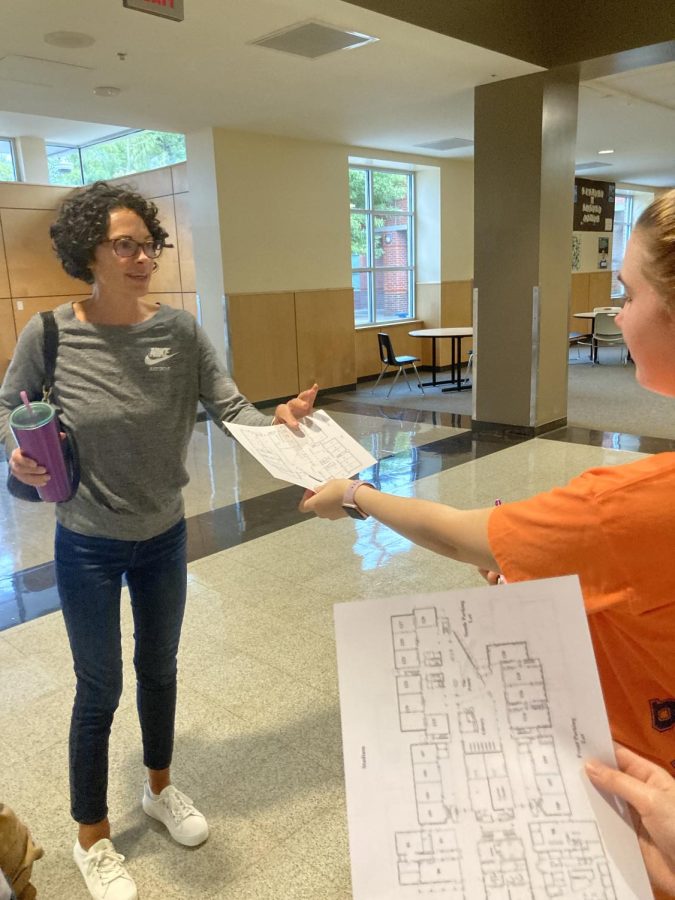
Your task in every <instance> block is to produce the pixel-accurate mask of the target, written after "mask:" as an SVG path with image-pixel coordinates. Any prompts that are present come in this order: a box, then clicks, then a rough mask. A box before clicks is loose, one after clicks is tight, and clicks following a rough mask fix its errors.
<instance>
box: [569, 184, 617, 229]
mask: <svg viewBox="0 0 675 900" xmlns="http://www.w3.org/2000/svg"><path fill="white" fill-rule="evenodd" d="M614 193H615V184H614V182H613V181H590V180H589V179H588V178H575V179H574V226H573V229H574V231H613V229H614Z"/></svg>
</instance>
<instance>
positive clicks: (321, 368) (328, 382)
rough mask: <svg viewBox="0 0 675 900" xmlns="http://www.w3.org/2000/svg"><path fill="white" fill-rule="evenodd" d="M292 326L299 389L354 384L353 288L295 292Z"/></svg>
mask: <svg viewBox="0 0 675 900" xmlns="http://www.w3.org/2000/svg"><path fill="white" fill-rule="evenodd" d="M295 327H296V333H297V340H298V381H299V384H300V389H301V390H304V389H305V388H308V387H311V386H312V384H313V383H314V382H316V383H317V384H318V385H319V387H320V388H322V387H340V386H341V385H345V384H355V383H356V351H355V345H354V292H353V290H352V288H336V289H333V290H322V291H297V292H296V294H295Z"/></svg>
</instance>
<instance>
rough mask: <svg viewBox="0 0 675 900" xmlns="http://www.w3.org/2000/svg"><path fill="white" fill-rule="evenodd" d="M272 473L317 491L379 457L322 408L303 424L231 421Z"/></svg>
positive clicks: (236, 433) (244, 443) (229, 425)
mask: <svg viewBox="0 0 675 900" xmlns="http://www.w3.org/2000/svg"><path fill="white" fill-rule="evenodd" d="M227 429H228V431H230V432H231V433H232V436H233V437H234V438H236V439H237V440H238V441H239V443H240V444H241V445H242V447H245V448H246V449H247V450H248V452H249V453H251V454H252V455H253V456H254V457H255V458H256V459H257V460H258V462H259V463H260V464H261V465H263V466H264V467H265V468H266V469H267V471H268V472H269V473H270V475H273V476H274V477H275V478H280V479H281V480H282V481H290V483H291V484H299V485H300V486H301V487H305V488H309V490H312V491H313V490H315V489H316V488H317V487H318V486H319V485H320V484H324V482H326V481H329V480H330V479H331V478H350V477H351V476H352V475H356V473H357V472H360V471H362V470H363V469H367V468H368V467H369V466H372V465H374V464H375V463H376V462H377V460H376V459H375V457H374V456H372V455H371V454H370V453H369V452H368V451H367V450H365V449H364V448H363V447H362V446H361V445H360V444H359V443H358V442H357V441H355V440H354V438H353V437H351V436H350V435H348V434H347V432H346V431H345V430H344V428H340V426H339V425H338V424H337V422H336V421H335V420H334V419H331V417H330V416H329V415H328V413H326V412H324V411H323V410H322V409H318V410H316V412H314V413H313V414H312V415H311V416H307V418H305V419H302V420H301V422H300V427H299V428H297V429H295V428H288V426H286V425H263V426H262V427H260V426H256V425H237V424H234V423H232V422H228V423H227Z"/></svg>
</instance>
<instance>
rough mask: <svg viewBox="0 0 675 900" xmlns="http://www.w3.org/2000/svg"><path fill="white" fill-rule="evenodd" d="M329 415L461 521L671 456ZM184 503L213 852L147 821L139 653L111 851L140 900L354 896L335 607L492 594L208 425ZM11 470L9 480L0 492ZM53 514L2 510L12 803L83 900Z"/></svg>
mask: <svg viewBox="0 0 675 900" xmlns="http://www.w3.org/2000/svg"><path fill="white" fill-rule="evenodd" d="M322 405H323V406H324V407H325V408H326V409H327V410H328V411H329V412H330V413H331V415H333V416H334V417H335V418H336V420H337V421H338V422H339V423H340V424H341V425H342V426H343V427H344V428H345V429H347V430H348V431H349V432H350V433H351V434H352V435H354V436H355V437H356V438H357V439H358V440H359V441H361V442H362V443H363V444H364V445H365V446H367V447H368V449H369V450H370V451H371V452H372V453H373V455H374V456H375V458H376V459H377V460H378V464H377V466H376V467H374V469H373V470H372V471H369V472H368V473H366V474H367V477H368V478H369V479H371V480H374V481H376V482H378V483H379V484H380V485H381V486H382V487H383V488H384V489H386V490H390V491H393V492H395V493H400V494H404V495H415V496H419V497H425V498H428V499H433V500H440V501H442V502H446V503H451V504H454V505H458V506H479V505H480V506H483V505H491V504H492V503H493V502H494V499H495V497H497V496H499V497H500V498H501V499H502V500H503V501H504V502H508V501H511V500H515V499H518V498H520V497H523V496H526V495H529V494H531V493H534V492H536V491H539V490H544V489H546V488H548V487H550V486H552V485H554V484H560V483H563V482H565V481H566V480H567V479H568V478H570V477H572V476H573V475H575V474H577V473H578V472H579V471H581V470H583V469H585V468H587V467H588V466H591V465H599V464H609V465H614V464H616V463H619V462H624V461H628V460H630V459H633V458H636V456H637V453H638V452H654V451H655V450H658V449H672V448H671V446H670V443H669V442H664V441H651V442H641V441H640V439H638V438H634V437H630V436H622V435H605V434H603V433H601V432H598V433H595V434H594V433H592V432H588V431H585V430H584V429H562V430H561V431H560V432H558V433H555V434H552V435H548V436H547V437H546V438H545V439H543V438H538V439H534V440H519V439H513V440H511V441H505V440H503V439H502V438H500V437H497V436H494V435H481V436H480V437H476V436H474V435H472V434H471V432H470V430H468V428H469V425H470V423H469V421H468V420H467V419H465V418H463V417H461V416H457V415H449V414H447V413H443V412H438V411H436V410H433V409H428V410H416V409H405V408H399V409H394V408H390V407H388V408H386V409H384V408H383V409H379V408H378V407H377V406H372V405H360V404H358V403H356V402H354V399H353V398H350V399H346V398H345V396H343V395H340V394H336V395H334V396H333V397H328V398H324V399H323V403H322ZM189 467H190V471H191V475H192V480H191V483H190V485H189V487H188V489H187V490H186V512H187V516H188V522H189V528H190V558H191V562H190V566H189V602H188V609H187V613H186V620H185V626H184V631H183V640H182V645H181V656H180V670H179V677H180V693H179V711H178V722H177V735H176V754H175V760H174V777H175V780H176V783H177V784H178V785H179V786H180V787H181V789H183V790H184V791H185V792H186V793H187V794H188V795H189V796H191V797H192V798H193V799H194V800H195V801H196V802H197V804H198V805H199V807H200V808H201V809H202V810H203V811H204V813H205V814H206V815H207V817H208V819H209V822H210V824H211V836H210V838H209V840H208V842H207V843H206V844H205V845H204V846H203V847H201V848H198V849H196V850H185V849H184V848H181V847H179V846H177V845H176V844H174V843H172V841H171V839H170V838H169V837H168V835H167V834H165V833H163V832H162V830H161V827H160V826H159V825H157V824H156V823H154V822H152V821H150V820H148V819H147V817H146V816H145V815H144V813H143V812H142V810H141V807H140V797H141V786H142V781H143V771H142V765H141V753H140V736H139V730H138V724H137V720H136V715H135V700H134V684H133V681H134V679H133V663H132V652H133V639H132V635H131V622H130V616H129V610H128V603H127V602H126V598H124V615H123V626H124V630H123V642H124V655H125V672H126V682H125V688H124V694H123V697H122V702H121V705H120V709H119V712H118V714H117V716H116V719H115V724H114V727H113V734H112V739H111V772H110V794H109V796H110V815H111V821H112V824H113V836H114V839H115V841H116V845H117V847H118V849H119V851H120V852H122V853H124V854H125V855H126V856H127V861H128V866H129V868H130V870H131V872H132V873H133V875H134V877H135V879H136V881H137V884H138V886H139V891H140V895H141V896H142V898H143V900H172V898H184V897H186V896H195V897H200V898H204V900H212V898H213V900H215V898H226V900H230V898H231V900H235V898H236V900H254V898H255V900H263V898H266V900H280V898H283V900H295V898H307V900H338V898H340V900H347V898H349V897H350V896H351V891H350V878H349V856H348V847H347V836H346V817H345V798H344V783H343V777H342V760H341V746H340V723H339V712H338V696H337V677H336V671H335V652H334V644H333V625H332V606H333V604H334V603H336V602H351V601H355V600H358V599H359V598H364V597H377V596H387V595H388V594H401V593H411V592H418V591H419V592H424V591H437V590H442V589H444V588H446V587H447V588H452V587H460V586H461V587H469V586H472V585H478V584H480V583H481V582H480V579H479V577H478V575H477V574H476V573H475V572H474V571H473V570H471V569H470V568H468V567H466V566H462V565H460V564H458V563H454V562H452V561H450V560H447V559H444V558H441V557H437V556H434V555H433V554H431V553H429V552H427V551H424V550H421V549H419V548H417V547H415V546H413V545H411V544H410V543H409V542H408V541H406V540H405V539H403V538H401V537H398V536H397V535H395V534H393V533H392V532H390V531H389V530H388V529H386V528H384V527H383V526H381V525H379V524H378V523H376V522H373V521H372V520H368V521H365V522H354V521H353V520H351V519H344V520H340V521H339V522H334V523H330V522H324V521H319V520H316V519H309V518H307V517H305V516H303V515H301V514H300V513H299V512H298V511H297V503H298V500H299V498H300V495H301V493H302V491H301V489H300V488H296V487H292V486H287V485H282V484H281V483H279V482H277V481H275V480H274V479H272V478H271V477H269V476H267V475H266V473H265V472H263V471H262V470H261V469H260V467H259V466H258V465H257V464H256V463H255V462H253V460H252V459H250V458H249V457H248V456H247V455H246V454H245V453H244V452H243V451H241V450H240V449H239V448H238V447H237V446H236V445H235V444H234V443H233V442H232V441H230V440H228V439H227V438H225V437H224V436H223V435H222V434H220V432H218V430H217V429H215V428H213V427H212V426H210V425H207V424H200V425H199V426H198V428H197V430H196V432H195V436H194V439H193V442H192V445H191V449H190V459H189ZM1 475H2V473H0V477H1ZM52 536H53V510H51V509H50V508H49V506H48V505H44V504H37V505H35V506H28V505H24V506H22V505H20V504H18V503H16V502H15V501H11V500H9V498H8V497H7V496H6V495H5V494H4V493H3V494H2V495H0V547H1V548H2V549H1V550H0V628H3V629H4V630H2V631H0V754H1V756H2V759H3V761H4V763H3V766H2V772H1V774H0V799H2V800H3V801H5V802H7V803H9V804H10V805H11V806H13V807H14V809H15V810H16V811H17V812H18V813H19V814H20V815H21V817H22V818H23V819H24V820H25V821H26V822H28V823H29V824H30V826H31V828H32V829H33V831H34V833H35V836H36V837H37V838H38V839H39V840H40V841H41V843H42V844H43V845H44V847H45V849H46V855H45V857H44V859H42V860H41V861H39V862H38V863H37V864H36V866H35V869H34V881H35V883H36V885H37V887H38V892H39V895H40V896H42V897H45V898H49V900H52V898H53V900H62V898H63V900H66V898H67V900H78V898H85V897H86V896H87V895H86V892H85V889H84V886H83V883H82V882H81V878H80V876H79V873H78V872H77V871H76V870H75V867H74V865H73V863H72V859H71V851H72V844H73V841H74V835H75V830H74V826H73V823H72V822H71V820H70V818H69V814H68V777H67V735H68V720H69V712H70V706H71V703H72V688H73V675H72V666H71V662H70V656H69V652H68V646H67V640H66V635H65V631H64V627H63V623H62V620H61V617H60V615H59V613H58V611H56V612H50V613H49V614H46V613H47V611H48V610H54V609H56V607H57V599H56V594H55V590H54V583H53V581H54V580H53V569H52V565H51V558H52V552H51V543H52Z"/></svg>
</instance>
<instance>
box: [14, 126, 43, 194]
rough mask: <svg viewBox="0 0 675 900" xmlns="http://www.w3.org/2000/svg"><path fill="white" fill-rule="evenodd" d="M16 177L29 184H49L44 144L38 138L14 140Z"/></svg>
mask: <svg viewBox="0 0 675 900" xmlns="http://www.w3.org/2000/svg"><path fill="white" fill-rule="evenodd" d="M14 146H15V147H16V157H17V159H16V162H17V169H18V172H17V174H18V176H19V178H20V179H21V181H27V182H29V183H30V184H49V168H48V167H47V151H46V150H45V142H44V140H43V139H42V138H38V137H18V138H14Z"/></svg>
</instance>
